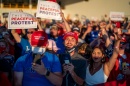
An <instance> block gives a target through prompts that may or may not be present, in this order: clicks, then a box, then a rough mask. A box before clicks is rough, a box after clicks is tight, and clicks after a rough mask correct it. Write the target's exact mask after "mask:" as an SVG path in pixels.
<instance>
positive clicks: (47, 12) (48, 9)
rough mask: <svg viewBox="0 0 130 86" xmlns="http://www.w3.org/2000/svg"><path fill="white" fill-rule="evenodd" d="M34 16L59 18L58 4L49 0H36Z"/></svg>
mask: <svg viewBox="0 0 130 86" xmlns="http://www.w3.org/2000/svg"><path fill="white" fill-rule="evenodd" d="M36 17H40V18H46V19H54V20H61V19H62V18H61V16H60V6H59V4H57V3H55V2H51V1H40V0H38V5H37V13H36Z"/></svg>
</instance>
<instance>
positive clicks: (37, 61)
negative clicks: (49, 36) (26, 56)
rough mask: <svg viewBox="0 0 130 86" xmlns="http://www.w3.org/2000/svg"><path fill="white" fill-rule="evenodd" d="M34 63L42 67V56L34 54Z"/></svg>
mask: <svg viewBox="0 0 130 86" xmlns="http://www.w3.org/2000/svg"><path fill="white" fill-rule="evenodd" d="M33 62H34V63H36V64H39V65H41V54H33Z"/></svg>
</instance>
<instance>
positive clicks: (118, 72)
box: [108, 53, 130, 81]
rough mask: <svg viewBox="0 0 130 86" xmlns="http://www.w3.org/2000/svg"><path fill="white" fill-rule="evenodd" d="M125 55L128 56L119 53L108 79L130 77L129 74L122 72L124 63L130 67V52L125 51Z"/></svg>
mask: <svg viewBox="0 0 130 86" xmlns="http://www.w3.org/2000/svg"><path fill="white" fill-rule="evenodd" d="M125 55H126V56H121V55H118V58H117V60H116V63H115V66H114V68H113V69H112V71H111V73H110V75H109V78H108V81H115V80H125V79H127V78H129V77H128V76H126V75H124V74H123V73H122V70H123V67H124V66H123V65H125V66H127V67H129V68H130V54H129V53H125Z"/></svg>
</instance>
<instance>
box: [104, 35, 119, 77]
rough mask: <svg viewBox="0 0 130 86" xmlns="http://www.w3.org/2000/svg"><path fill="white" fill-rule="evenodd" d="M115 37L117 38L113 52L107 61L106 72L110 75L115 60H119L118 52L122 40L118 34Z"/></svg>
mask: <svg viewBox="0 0 130 86" xmlns="http://www.w3.org/2000/svg"><path fill="white" fill-rule="evenodd" d="M115 39H116V40H115V45H114V50H113V54H112V56H111V58H110V59H109V61H108V62H106V63H105V70H106V71H107V72H106V74H108V75H109V73H110V72H111V70H112V69H113V67H114V65H115V62H116V60H117V57H118V54H119V45H120V40H119V38H118V37H117V35H115Z"/></svg>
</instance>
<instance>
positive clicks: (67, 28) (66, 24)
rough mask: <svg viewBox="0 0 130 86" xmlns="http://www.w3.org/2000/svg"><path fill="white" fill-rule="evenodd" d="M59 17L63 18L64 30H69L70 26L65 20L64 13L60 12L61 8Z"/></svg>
mask: <svg viewBox="0 0 130 86" xmlns="http://www.w3.org/2000/svg"><path fill="white" fill-rule="evenodd" d="M61 17H62V19H63V22H64V25H65V28H66V32H70V31H71V28H70V26H69V24H68V22H67V21H66V19H65V17H64V13H63V12H62V10H61Z"/></svg>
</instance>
